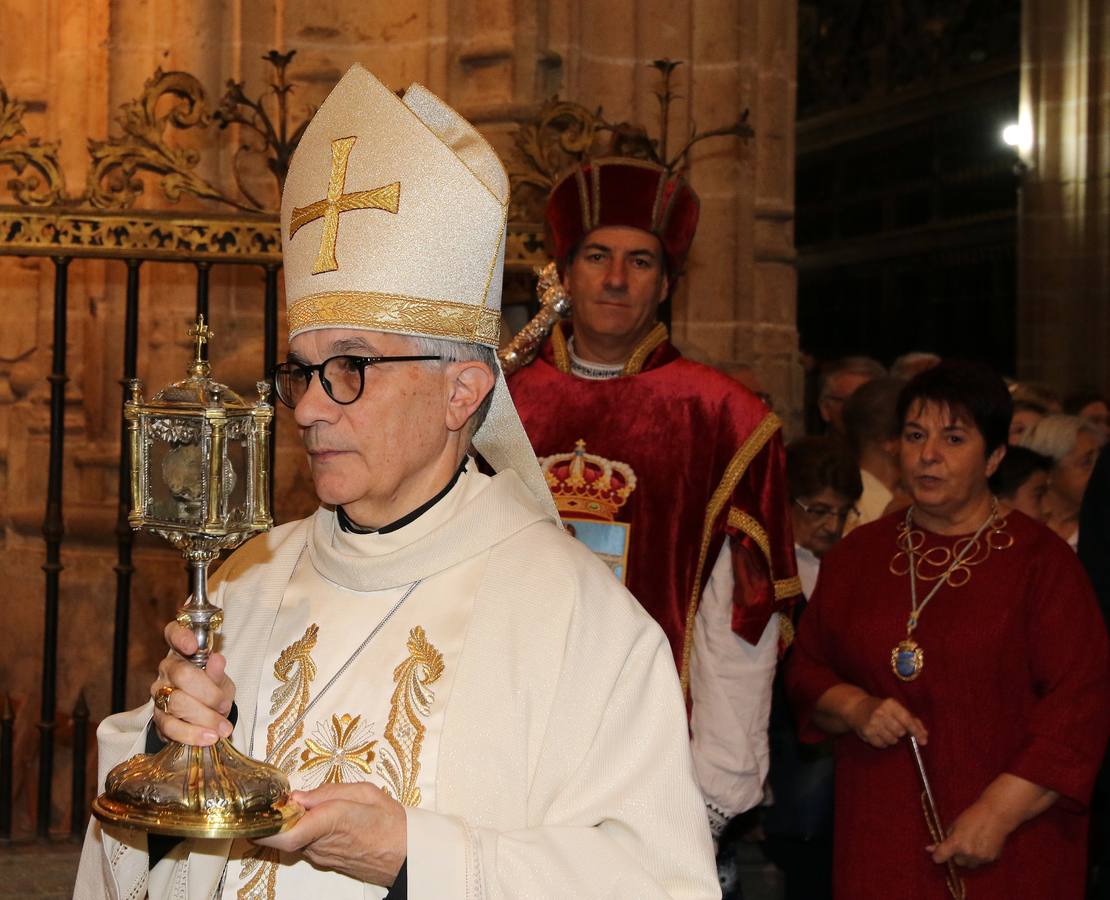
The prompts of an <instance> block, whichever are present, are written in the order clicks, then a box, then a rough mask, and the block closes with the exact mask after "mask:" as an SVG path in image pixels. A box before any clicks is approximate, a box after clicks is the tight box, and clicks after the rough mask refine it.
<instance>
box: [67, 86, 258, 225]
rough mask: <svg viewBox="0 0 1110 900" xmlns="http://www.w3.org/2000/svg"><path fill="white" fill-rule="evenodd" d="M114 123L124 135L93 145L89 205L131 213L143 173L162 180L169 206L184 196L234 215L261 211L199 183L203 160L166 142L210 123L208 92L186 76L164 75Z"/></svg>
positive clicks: (90, 143) (141, 187)
mask: <svg viewBox="0 0 1110 900" xmlns="http://www.w3.org/2000/svg"><path fill="white" fill-rule="evenodd" d="M166 97H172V98H173V104H172V105H171V106H170V109H169V111H168V112H166V113H164V114H163V115H159V114H158V109H159V107H160V106H164V104H163V102H162V101H163V99H164V98H166ZM116 121H117V122H118V123H119V124H120V126H121V127H122V128H123V134H122V135H119V136H117V137H112V138H109V139H108V140H106V141H93V140H90V141H89V155H90V156H91V157H92V167H91V168H90V169H89V175H88V183H87V190H86V195H85V196H86V199H87V200H88V202H89V203H91V204H92V205H93V206H95V207H98V208H100V209H127V208H129V207H130V206H131V205H132V204H133V203H134V202H135V200H136V199H137V198H138V196H139V195H140V194H141V193H142V192H143V183H142V181H141V180H140V179H139V178H138V175H139V173H140V172H142V171H146V172H153V173H155V174H157V175H160V176H161V178H162V182H161V183H162V192H163V193H164V194H165V195H166V199H167V200H169V201H170V202H171V203H176V202H177V201H178V200H180V199H181V197H182V195H183V194H191V195H193V196H194V197H199V198H201V199H204V200H214V201H216V202H219V203H226V204H229V205H230V206H233V207H235V208H236V209H242V210H257V209H258V208H259V207H257V206H254V205H251V204H249V203H242V202H240V201H238V200H236V199H235V198H233V197H229V196H227V195H226V194H225V193H224V192H223V191H222V190H220V188H218V187H216V186H215V185H213V184H211V183H209V182H208V181H206V180H205V179H204V178H202V177H200V176H199V175H198V174H197V173H196V171H195V169H196V166H197V163H198V162H200V154H199V153H198V152H197V151H196V150H194V149H192V148H189V147H173V146H171V145H170V144H169V142H168V141H167V140H166V132H167V130H168V129H169V128H170V127H171V126H172V127H173V128H177V129H182V130H184V129H188V128H195V127H200V128H204V127H207V125H208V123H209V121H210V118H209V115H208V111H207V108H206V103H205V96H204V88H203V86H202V85H201V83H200V82H199V81H197V79H196V78H194V77H193V76H192V75H190V74H189V73H188V72H163V71H162V70H161V69H158V70H157V71H156V72H155V73H154V77H152V78H151V79H150V80H148V81H147V82H146V84H145V85H144V86H143V93H142V96H141V97H139V98H137V99H135V100H131V101H129V102H127V103H125V104H124V105H123V106H122V107H121V108H120V112H119V115H118V116H117V117H116Z"/></svg>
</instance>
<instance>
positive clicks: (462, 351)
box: [408, 335, 501, 437]
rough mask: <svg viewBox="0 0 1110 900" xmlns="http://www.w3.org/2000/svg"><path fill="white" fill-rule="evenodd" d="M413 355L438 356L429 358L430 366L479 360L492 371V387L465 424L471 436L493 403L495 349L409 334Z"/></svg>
mask: <svg viewBox="0 0 1110 900" xmlns="http://www.w3.org/2000/svg"><path fill="white" fill-rule="evenodd" d="M408 339H409V341H410V342H411V345H412V350H413V355H414V356H438V357H439V360H438V361H437V360H429V362H428V363H427V364H428V365H430V366H436V365H439V366H442V365H444V364H446V363H452V362H480V363H484V364H485V365H486V366H488V367H489V370H490V371H491V372H492V373H493V387H492V388H490V392H489V393H488V394H486V396H485V399H483V400H482V402H481V404H479V406H478V408H477V409H476V410H474V415H472V416H471V417H470V421H469V422H468V423H467V425H469V426H470V436H471V437H473V436H474V435H475V434H476V433H477V431H478V429H479V428H481V427H482V423H483V422H485V421H486V416H487V415H488V414H489V409H490V406H492V405H493V392H494V390H495V389H496V387H497V379H498V378H499V377H500V373H501V367H500V366H499V365H498V364H497V351H496V350H494V349H493V348H492V347H487V346H486V345H485V344H470V343H466V342H465V341H452V340H448V339H446V338H432V337H418V336H416V335H409V336H408Z"/></svg>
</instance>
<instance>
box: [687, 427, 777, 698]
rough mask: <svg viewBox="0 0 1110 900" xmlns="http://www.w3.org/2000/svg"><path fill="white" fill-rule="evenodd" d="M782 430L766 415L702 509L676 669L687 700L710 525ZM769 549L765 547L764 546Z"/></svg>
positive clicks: (741, 446) (711, 532) (710, 540)
mask: <svg viewBox="0 0 1110 900" xmlns="http://www.w3.org/2000/svg"><path fill="white" fill-rule="evenodd" d="M781 427H782V422H780V421H779V417H778V416H776V415H775V414H774V413H767V415H765V416H764V417H763V419H762V420H761V421H760V423H759V424H758V425H757V426H756V427H755V430H754V431H753V432H752V433H751V434H750V435H748V438H747V440H745V441H744V443H743V444H741V445H740V449H739V450H737V451H736V455H735V456H734V457H732V460H731V461H730V462H729V464H728V466H727V467H726V468H725V474H724V475H723V476H722V477H721V483H720V484H719V485H717V489H716V490H715V491H714V492H713V496H712V497H710V498H709V505H708V506H707V507H706V508H705V523H704V524H703V525H702V532H701V549H700V551H699V552H698V566H697V569H695V572H694V587H693V590H692V591H691V594H690V603H689V605H688V606H687V608H686V632H685V634H684V635H683V639H682V666H681V668H680V669H679V681H680V682H681V683H682V693H683V695H684V696H685V697H686V698H687V699H689V697H690V654H691V651H692V650H693V646H694V620H695V617H696V616H697V614H698V603H699V601H700V600H701V574H702V572H703V571H704V569H705V558H706V556H708V555H709V545H710V544H711V543H712V542H713V526H714V524H715V523H716V522H717V517H718V516H719V515H720V514H721V511H722V510H723V509H724V507H725V504H726V503H727V502H728V499H729V497H731V496H732V492H733V491H735V490H736V485H738V484H739V483H740V479H741V478H743V477H744V473H745V472H746V471H747V470H748V466H749V465H751V462H752V460H753V459H755V458H756V457H757V456H758V455H759V453H760V451H761V450H762V449H763V448H764V447H765V446H766V445H767V442H768V441H769V440H770V439H771V436H772V435H773V434H774V433H775V432H776V431H778V430H779V429H780V428H781ZM768 546H769V545H768Z"/></svg>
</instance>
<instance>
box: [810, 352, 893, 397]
mask: <svg viewBox="0 0 1110 900" xmlns="http://www.w3.org/2000/svg"><path fill="white" fill-rule="evenodd" d="M849 374H851V375H866V376H867V377H868V378H872V379H874V378H885V377H886V374H887V372H886V369H885V368H884V367H883V364H882V363H881V362H879V361H878V360H877V359H872V358H871V357H870V356H845V357H842V358H841V359H837V360H834V361H833V362H831V363H828V364H827V365H826V366H825V367H824V369H822V371H821V378H820V382H819V384H820V390H819V391H818V399H819V400H824V399H825V397H827V396H828V394H829V387H830V385H829V383H830V382H831V381H832V380H833V379H834V378H835V377H836V376H837V375H849Z"/></svg>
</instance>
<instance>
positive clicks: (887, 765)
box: [787, 362, 1110, 900]
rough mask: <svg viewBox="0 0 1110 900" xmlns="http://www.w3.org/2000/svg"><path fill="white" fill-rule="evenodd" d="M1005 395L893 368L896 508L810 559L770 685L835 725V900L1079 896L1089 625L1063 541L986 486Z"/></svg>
mask: <svg viewBox="0 0 1110 900" xmlns="http://www.w3.org/2000/svg"><path fill="white" fill-rule="evenodd" d="M1011 410H1012V407H1011V403H1010V397H1009V394H1008V392H1007V390H1006V387H1005V385H1004V384H1003V382H1002V380H1001V379H1000V378H998V376H997V375H995V374H994V373H993V372H991V371H990V370H989V369H987V368H986V367H984V366H979V365H977V364H972V363H954V362H947V363H944V364H942V365H940V366H938V367H936V368H934V369H931V370H929V371H928V372H925V373H922V374H921V375H919V376H918V377H917V378H915V379H914V380H913V381H911V382H910V383H909V384H908V385H907V387H906V388H905V390H904V391H903V393H902V396H901V398H900V401H899V418H900V420H901V422H902V424H903V428H902V436H901V463H902V471H903V478H904V480H905V482H906V484H907V487H908V488H909V491H910V493H911V495H912V497H913V506H912V507H911V508H910V509H909V510H908V511H904V512H899V513H895V514H893V515H889V516H886V517H885V518H882V519H880V520H879V521H877V522H874V523H871V524H870V525H866V526H863V527H860V528H858V529H857V530H856V531H855V532H853V533H852V534H851V535H850V536H849V537H848V538H846V539H845V540H843V541H842V542H841V543H840V544H838V545H837V546H836V547H835V548H834V549H833V550H832V551H830V553H829V554H827V556H826V557H825V559H824V560H823V562H822V565H821V572H820V576H819V579H818V582H817V588H816V590H815V592H814V596H813V598H812V599H811V601H810V604H809V607H808V608H807V610H806V613H805V615H804V617H803V619H802V622H801V626H800V628H799V633H798V639H797V641H796V643H795V646H794V649H793V655H792V659H791V661H790V665H789V667H788V670H787V688H788V690H789V692H790V696H791V699H792V701H793V703H794V706H795V711H796V713H797V715H798V718H799V723H800V726H801V733H802V737H803V739H807V738H808V739H809V740H820V739H823V738H825V737H826V735H828V734H833V735H838V736H839V737H838V738H837V741H836V825H835V867H834V876H833V879H834V895H835V896H836V897H837V898H839V900H870V898H875V900H879V898H882V900H887V898H889V897H905V898H913V900H929V898H938V900H939V898H943V897H946V896H955V897H963V896H966V897H968V898H970V900H1015V898H1030V900H1043V898H1051V900H1080V898H1081V897H1082V895H1083V884H1084V874H1085V852H1086V834H1087V814H1086V805H1087V802H1088V800H1089V797H1090V793H1091V787H1092V782H1093V780H1094V777H1095V773H1096V772H1097V770H1098V766H1099V763H1100V761H1101V759H1102V751H1103V748H1104V746H1105V744H1106V739H1107V734H1108V732H1110V711H1108V703H1107V701H1108V699H1110V662H1108V651H1107V637H1106V628H1105V626H1104V624H1103V622H1102V619H1101V616H1100V615H1099V612H1098V609H1097V606H1096V603H1095V600H1094V596H1093V593H1092V590H1091V587H1090V583H1089V581H1088V580H1087V577H1086V575H1085V574H1084V572H1083V570H1082V568H1081V567H1080V565H1079V563H1078V561H1077V560H1076V558H1075V554H1074V553H1072V552H1071V550H1070V548H1069V547H1068V545H1067V544H1066V543H1064V542H1063V541H1062V540H1060V539H1059V538H1058V537H1057V536H1056V535H1055V534H1053V533H1052V532H1051V531H1050V530H1049V529H1047V528H1046V527H1044V526H1043V525H1041V524H1040V523H1037V522H1034V521H1033V520H1032V519H1030V518H1028V517H1026V516H1025V515H1023V514H1022V513H1020V512H1017V511H1016V510H1012V509H1009V508H1008V507H1006V506H1004V505H1001V504H999V503H998V501H997V500H996V499H995V498H994V497H992V496H991V493H990V490H989V488H988V485H987V479H988V477H989V476H990V475H991V474H992V473H993V472H994V470H995V468H996V467H997V466H998V463H999V461H1000V460H1001V459H1002V456H1003V454H1004V453H1005V452H1006V451H1005V444H1006V435H1007V432H1008V428H1009V421H1010V415H1011ZM911 736H912V737H913V738H914V739H916V741H917V743H918V745H919V747H920V752H921V758H922V762H923V767H924V770H925V772H926V774H927V776H928V779H929V781H930V783H931V786H932V794H933V799H934V800H935V805H936V809H937V811H938V814H939V819H940V825H941V827H942V828H943V830H944V834H943V835H934V834H933V833H931V829H930V826H929V821H928V818H927V815H926V810H927V807H928V804H927V802H926V798H925V797H924V796H923V786H922V779H921V774H920V773H919V769H918V766H917V764H916V762H915V758H914V754H913V752H912V749H911V746H910V738H911Z"/></svg>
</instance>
